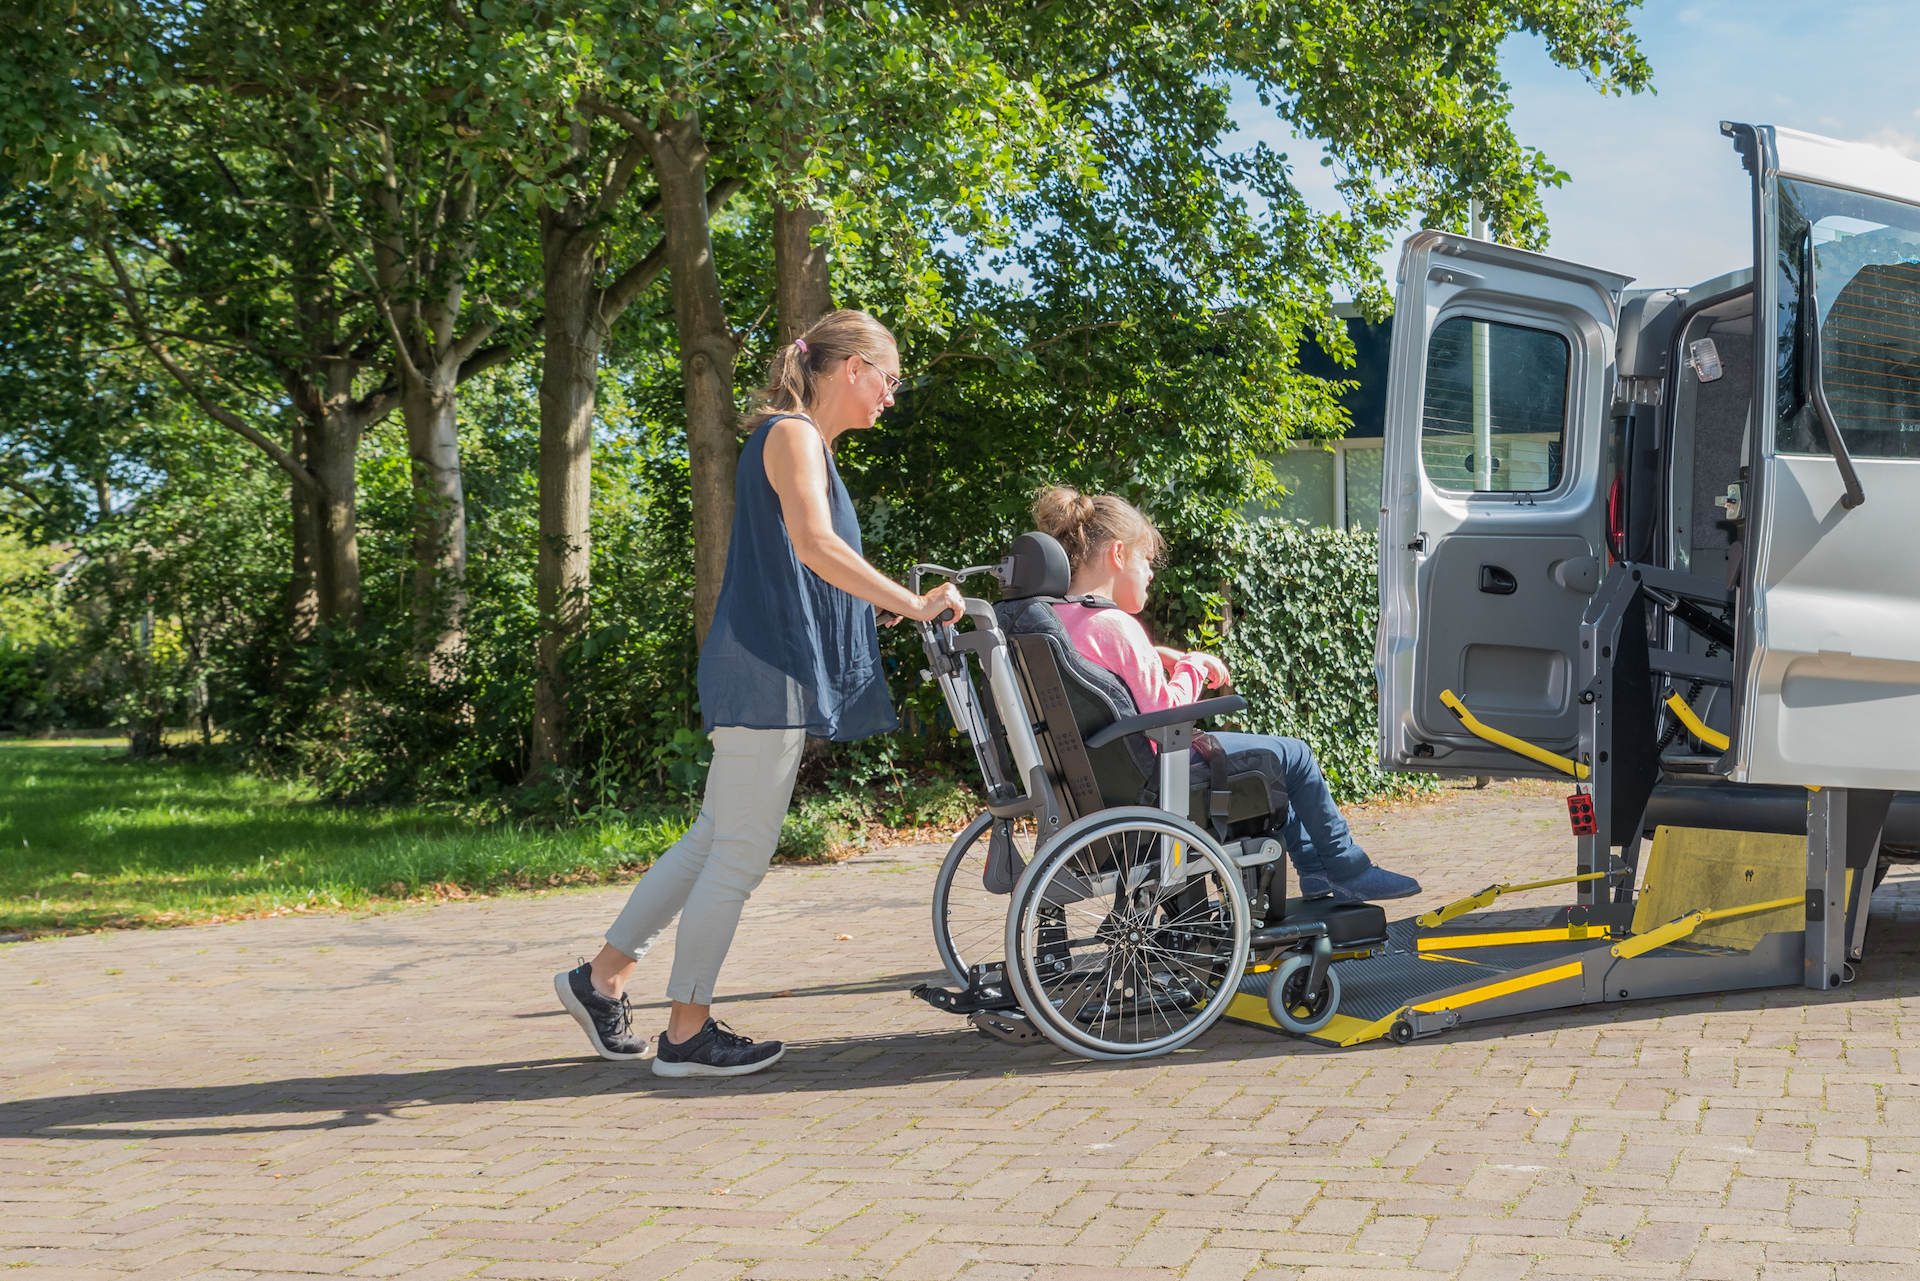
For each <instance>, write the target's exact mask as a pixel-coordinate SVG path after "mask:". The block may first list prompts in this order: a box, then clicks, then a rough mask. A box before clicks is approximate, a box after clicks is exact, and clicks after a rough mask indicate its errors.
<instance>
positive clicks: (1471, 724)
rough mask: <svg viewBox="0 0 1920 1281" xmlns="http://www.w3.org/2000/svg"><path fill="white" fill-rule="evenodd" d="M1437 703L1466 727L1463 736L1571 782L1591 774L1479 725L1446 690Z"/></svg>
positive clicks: (1565, 759) (1553, 754)
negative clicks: (1549, 769)
mask: <svg viewBox="0 0 1920 1281" xmlns="http://www.w3.org/2000/svg"><path fill="white" fill-rule="evenodd" d="M1440 701H1441V702H1442V703H1445V704H1446V706H1447V710H1448V711H1450V712H1452V713H1453V714H1454V715H1455V716H1458V717H1459V718H1460V723H1461V724H1462V725H1465V726H1466V727H1467V732H1468V733H1470V734H1472V735H1473V736H1474V737H1476V738H1484V739H1486V740H1487V741H1488V742H1489V743H1492V744H1493V745H1494V746H1496V747H1504V748H1506V749H1507V750H1508V751H1509V752H1518V753H1519V754H1520V755H1522V756H1524V757H1526V758H1527V759H1529V760H1535V761H1539V762H1540V763H1541V764H1542V765H1547V766H1551V767H1552V768H1554V769H1557V770H1559V771H1560V772H1561V773H1562V774H1571V775H1573V776H1574V777H1575V778H1586V777H1587V776H1588V775H1589V774H1590V773H1592V771H1591V770H1589V769H1588V768H1587V767H1586V766H1584V765H1582V764H1581V763H1580V762H1579V761H1576V760H1572V759H1570V758H1568V757H1565V756H1561V755H1559V754H1558V753H1556V752H1549V751H1548V750H1547V749H1546V748H1544V747H1535V746H1534V745H1533V744H1532V743H1529V742H1528V741H1527V740H1526V739H1524V738H1515V737H1514V736H1513V735H1511V734H1509V733H1507V732H1506V731H1504V730H1497V729H1494V728H1493V727H1492V726H1491V725H1482V724H1481V723H1480V721H1479V719H1478V718H1477V717H1475V716H1474V714H1473V713H1472V712H1470V711H1468V710H1467V705H1466V704H1465V703H1463V702H1461V701H1460V699H1459V697H1458V696H1457V695H1456V694H1455V693H1454V692H1453V691H1452V690H1450V689H1443V690H1441V691H1440Z"/></svg>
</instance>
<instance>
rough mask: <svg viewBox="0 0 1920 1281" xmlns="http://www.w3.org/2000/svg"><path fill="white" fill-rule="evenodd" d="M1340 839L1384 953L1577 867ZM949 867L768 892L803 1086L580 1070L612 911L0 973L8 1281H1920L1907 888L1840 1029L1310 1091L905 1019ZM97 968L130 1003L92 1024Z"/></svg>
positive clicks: (1449, 805)
mask: <svg viewBox="0 0 1920 1281" xmlns="http://www.w3.org/2000/svg"><path fill="white" fill-rule="evenodd" d="M1353 820H1354V826H1355V831H1356V833H1357V835H1358V837H1359V839H1360V842H1361V844H1362V845H1363V846H1365V847H1366V848H1367V849H1368V850H1369V851H1370V852H1371V853H1372V854H1373V856H1374V857H1375V858H1376V859H1377V860H1379V861H1380V862H1381V863H1382V864H1383V865H1386V866H1390V867H1394V868H1396V869H1401V870H1405V871H1408V872H1410V873H1412V874H1413V875H1416V876H1418V877H1419V878H1420V879H1421V880H1422V882H1423V883H1424V884H1425V885H1426V886H1427V887H1428V892H1427V893H1426V894H1424V895H1423V896H1422V897H1420V898H1417V899H1414V900H1411V901H1409V902H1407V903H1403V904H1396V905H1394V906H1395V909H1396V915H1398V914H1400V913H1402V912H1407V913H1411V912H1417V911H1421V910H1425V909H1426V908H1428V907H1432V906H1436V905H1438V904H1441V903H1444V902H1446V901H1449V900H1450V899H1452V898H1454V897H1457V896H1458V895H1460V894H1462V893H1466V892H1471V891H1473V890H1477V889H1479V888H1480V887H1481V886H1483V885H1485V884H1488V883H1489V882H1492V881H1502V880H1504V881H1513V880H1520V879H1527V878H1529V877H1535V876H1549V875H1564V874H1566V870H1567V864H1568V863H1569V862H1570V861H1571V856H1572V850H1571V846H1570V843H1569V842H1568V840H1567V839H1566V837H1565V834H1564V833H1565V829H1564V826H1563V824H1564V810H1563V809H1561V802H1560V800H1559V798H1558V797H1557V796H1555V795H1553V794H1552V789H1550V788H1546V787H1544V786H1540V785H1531V784H1529V785H1505V784H1502V785H1499V786H1496V787H1494V788H1489V789H1487V790H1486V791H1485V792H1472V791H1451V792H1447V793H1444V794H1443V797H1442V799H1441V800H1440V801H1438V802H1434V803H1413V804H1395V805H1383V806H1377V807H1371V808H1363V809H1359V810H1356V811H1354V813H1353ZM942 852H943V851H942V850H940V849H938V848H935V847H926V846H905V847H896V848H893V849H886V850H877V851H873V852H870V853H868V854H865V855H862V856H861V857H859V858H856V859H854V860H851V861H850V862H848V863H846V864H843V865H839V866H836V867H833V868H831V869H818V868H784V867H783V868H775V869H774V870H773V871H772V873H771V874H770V875H769V877H768V878H767V881H766V883H765V885H764V886H763V887H762V889H761V890H760V891H759V892H758V893H757V894H756V895H755V897H754V899H753V900H752V902H751V903H749V904H748V907H747V911H746V915H745V917H744V918H743V929H742V931H741V934H740V943H739V944H738V945H737V946H736V948H735V952H734V956H733V957H732V958H731V960H730V963H729V966H728V970H727V972H726V974H725V975H724V976H723V979H722V987H723V996H722V999H723V1001H724V1003H725V1007H726V1008H725V1010H724V1012H723V1013H724V1016H725V1017H726V1018H728V1019H729V1020H730V1021H732V1022H733V1023H734V1024H735V1025H736V1026H739V1027H741V1028H743V1029H744V1030H746V1031H748V1032H749V1033H750V1034H752V1035H755V1036H771V1037H778V1038H781V1039H784V1040H786V1041H787V1042H788V1043H789V1046H790V1049H789V1053H788V1056H787V1059H786V1060H785V1062H784V1063H783V1064H782V1065H781V1066H780V1068H778V1069H776V1070H775V1071H774V1072H771V1073H768V1074H766V1075H764V1076H758V1077H749V1078H743V1079H741V1080H738V1081H719V1082H666V1081H661V1080H659V1079H657V1078H654V1077H653V1076H651V1075H650V1073H649V1072H648V1070H647V1069H648V1065H647V1064H646V1063H645V1062H644V1061H642V1062H639V1063H619V1064H615V1063H606V1062H602V1061H600V1060H598V1059H595V1058H590V1057H588V1056H587V1055H585V1054H584V1053H583V1047H582V1045H581V1043H580V1038H579V1034H578V1031H577V1029H575V1028H574V1027H573V1024H572V1022H571V1020H569V1019H567V1018H566V1016H565V1015H563V1014H562V1013H560V1011H558V1010H557V1009H555V1008H554V1007H553V1003H552V997H551V994H550V987H549V983H550V978H551V974H552V972H553V971H554V970H556V969H560V968H563V967H564V966H566V965H568V964H570V963H571V960H572V958H573V956H575V955H576V954H577V953H578V952H579V951H581V950H584V949H586V948H590V947H592V946H594V945H595V944H594V940H595V939H596V938H597V937H598V934H599V932H600V931H601V930H602V929H604V927H605V925H606V922H607V921H608V920H609V919H611V917H612V916H613V914H614V912H615V911H616V910H617V908H618V905H619V903H620V902H621V900H622V899H623V897H624V895H625V890H624V889H617V888H616V889H612V890H605V891H594V892H583V893H577V894H575V893H570V894H556V895H548V896H545V897H542V898H523V899H516V900H501V901H488V902H479V903H467V904H460V905H449V906H445V907H440V908H435V909H431V910H420V911H411V912H406V913H400V914H395V915H388V916H382V917H378V918H369V919H353V918H347V917H313V918H299V919H291V920H277V921H257V922H243V923H238V924H234V925H228V926H219V927H207V928H199V929H192V930H181V931H154V932H147V933H139V932H135V933H126V934H122V935H119V936H117V937H108V936H104V935H100V936H81V937H75V938H68V939H61V940H53V941H47V942H41V943H35V944H30V945H22V946H14V947H4V948H0V990H4V991H6V992H7V994H8V996H7V1017H8V1022H9V1031H10V1032H11V1033H12V1035H10V1036H9V1037H8V1038H6V1039H5V1041H4V1042H3V1043H0V1263H7V1264H12V1263H28V1264H31V1265H32V1266H31V1267H28V1268H23V1269H22V1270H21V1271H22V1274H23V1275H27V1276H33V1277H58V1276H65V1275H73V1276H86V1277H88V1278H90V1279H92V1278H107V1277H120V1276H133V1277H141V1278H150V1279H151V1281H174V1278H183V1277H194V1278H197V1279H200V1281H227V1279H228V1278H232V1281H240V1278H242V1277H249V1278H259V1277H293V1276H301V1277H305V1278H308V1281H311V1278H312V1277H314V1276H316V1275H336V1276H354V1277H381V1278H384V1277H397V1278H408V1279H417V1281H454V1279H455V1278H464V1277H472V1276H497V1277H526V1278H531V1279H535V1281H538V1279H541V1278H560V1277H578V1278H582V1279H583V1281H584V1279H585V1278H589V1277H592V1278H602V1277H604V1278H608V1279H609V1281H666V1279H667V1278H680V1279H682V1281H742V1279H744V1281H784V1279H785V1278H798V1279H799V1281H827V1279H829V1278H834V1279H838V1278H848V1279H850V1281H867V1279H869V1278H871V1279H875V1281H877V1279H879V1278H886V1279H887V1281H950V1279H951V1278H955V1277H961V1278H969V1279H971V1281H1102V1279H1105V1278H1127V1279H1128V1281H1147V1279H1152V1278H1164V1279H1166V1281H1250V1279H1253V1281H1282V1279H1283V1278H1284V1279H1285V1281H1302V1279H1304V1278H1313V1279H1314V1281H1322V1279H1327V1278H1335V1277H1382V1276H1394V1277H1430V1278H1436V1279H1437V1278H1442V1277H1447V1278H1464V1279H1465V1281H1505V1279H1506V1278H1520V1277H1536V1278H1545V1277H1553V1278H1562V1277H1565V1278H1572V1277H1596V1278H1608V1279H1609V1281H1611V1279H1612V1278H1618V1277H1642V1276H1645V1277H1659V1278H1668V1277H1678V1276H1684V1277H1686V1278H1690V1279H1691V1278H1698V1279H1699V1281H1762V1279H1764V1281H1798V1279H1799V1278H1802V1277H1819V1278H1821V1281H1879V1279H1880V1278H1882V1277H1895V1276H1899V1277H1906V1276H1913V1275H1920V1226H1916V1225H1920V1219H1917V1218H1916V1217H1915V1216H1913V1215H1912V1214H1911V1212H1910V1210H1909V1203H1910V1201H1911V1198H1912V1196H1913V1194H1914V1192H1915V1191H1916V1188H1920V1088H1917V1087H1915V1086H1914V1085H1912V1084H1911V1082H1912V1081H1913V1080H1914V1079H1915V1078H1916V1077H1920V1051H1912V1050H1909V1049H1907V1047H1906V1046H1905V1044H1904V1043H1903V1040H1902V1029H1903V1027H1904V1021H1905V1019H1906V1017H1907V1011H1906V1008H1905V1005H1904V998H1903V996H1902V995H1901V994H1902V993H1903V992H1905V991H1907V990H1909V989H1910V988H1912V987H1913V986H1914V983H1915V980H1916V979H1920V965H1916V959H1917V958H1920V869H1907V868H1904V867H1903V868H1900V869H1898V870H1896V872H1895V874H1894V875H1892V876H1890V877H1889V878H1888V881H1887V883H1886V885H1885V886H1884V887H1883V888H1882V889H1881V891H1880V893H1879V894H1878V895H1877V896H1876V897H1875V899H1874V905H1873V919H1872V921H1871V924H1870V930H1871V935H1870V937H1871V939H1872V944H1871V946H1872V947H1873V949H1874V955H1873V958H1872V960H1871V962H1870V964H1869V965H1868V966H1866V967H1864V968H1863V969H1862V971H1861V976H1860V979H1859V981H1858V982H1857V983H1855V984H1853V985H1851V986H1850V987H1849V988H1848V989H1847V990H1846V993H1845V995H1844V997H1830V996H1823V995H1817V994H1810V993H1802V992H1800V991H1799V990H1798V989H1791V990H1784V991H1781V992H1774V993H1733V994H1728V995H1724V996H1705V997H1698V998H1684V999H1676V1000H1671V1001H1667V1002H1664V1003H1661V1004H1659V1005H1657V1006H1656V1005H1654V1004H1653V1003H1648V1004H1646V1005H1638V1004H1633V1003H1629V1004H1626V1005H1622V1006H1606V1007H1590V1008H1587V1009H1577V1010H1566V1011H1559V1012H1555V1013H1551V1014H1543V1015H1538V1016H1533V1017H1530V1018H1523V1019H1509V1020H1503V1021H1498V1022H1495V1023H1491V1024H1479V1025H1471V1026H1469V1027H1467V1028H1465V1029H1462V1030H1460V1031H1459V1032H1456V1033H1454V1034H1450V1035H1448V1036H1445V1037H1440V1038H1435V1039H1432V1040H1423V1041H1420V1042H1416V1043H1415V1044H1413V1045H1409V1046H1405V1047H1395V1046H1392V1045H1389V1044H1385V1043H1380V1044H1375V1045H1372V1046H1366V1047H1359V1048H1356V1049H1354V1050H1351V1051H1334V1052H1330V1051H1326V1050H1321V1049H1316V1048H1311V1047H1306V1046H1303V1045H1300V1044H1298V1043H1295V1042H1290V1041H1287V1040H1284V1039H1281V1038H1276V1037H1272V1036H1269V1035H1267V1034H1264V1033H1261V1032H1258V1031H1255V1030H1252V1029H1247V1028H1240V1027H1234V1026H1227V1025H1223V1026H1222V1027H1221V1028H1220V1029H1218V1030H1216V1031H1214V1032H1211V1033H1209V1034H1208V1035H1207V1036H1206V1037H1205V1038H1202V1040H1201V1041H1200V1042H1198V1043H1197V1044H1196V1045H1195V1047H1193V1049H1191V1050H1190V1051H1188V1052H1184V1053H1182V1054H1181V1055H1178V1056H1174V1057H1172V1058H1169V1059H1163V1060H1156V1061H1153V1062H1150V1063H1141V1064H1130V1065H1129V1064H1096V1063H1088V1062H1082V1061H1080V1060H1077V1059H1074V1058H1072V1057H1071V1056H1067V1055H1063V1054H1060V1053H1058V1052H1056V1051H1054V1050H1052V1049H1051V1048H1049V1047H1045V1046H1034V1047H1028V1048H1024V1049H1013V1048H1010V1047H1006V1046H1003V1045H1000V1044H998V1043H994V1042H990V1041H986V1040H984V1039H982V1038H980V1037H979V1036H977V1035H975V1034H973V1033H972V1032H971V1031H970V1030H968V1029H967V1028H966V1027H965V1025H964V1024H962V1023H960V1022H958V1021H956V1020H953V1019H950V1018H946V1017H944V1016H941V1015H939V1014H937V1013H936V1012H934V1011H932V1010H931V1009H929V1008H928V1007H926V1006H925V1005H923V1004H921V1003H919V1002H916V1001H913V1000H911V999H910V998H908V997H906V996H905V994H904V990H905V988H906V987H907V986H908V985H909V984H910V983H912V982H913V981H915V980H916V979H919V978H923V977H925V978H931V977H937V976H936V975H935V974H934V971H935V970H936V968H937V962H936V961H935V960H934V958H933V954H932V950H931V947H930V945H929V943H928V940H927V938H926V923H925V910H926V909H925V904H926V899H927V887H928V885H929V883H930V881H931V878H932V875H933V871H934V869H935V867H936V866H937V860H938V857H939V856H940V854H941V853H942ZM1543 910H1544V908H1543V907H1532V906H1529V905H1527V904H1525V903H1522V904H1521V905H1520V906H1519V907H1517V908H1515V909H1514V910H1512V911H1502V912H1498V913H1489V914H1487V915H1486V921H1487V924H1488V925H1490V926H1491V925H1498V924H1515V925H1520V924H1527V923H1530V921H1531V920H1532V919H1533V918H1534V917H1537V916H1538V915H1539V914H1540V912H1541V911H1543ZM1530 913H1531V914H1532V915H1529V914H1530ZM836 933H849V934H852V935H854V938H853V939H852V940H847V941H842V942H835V941H833V935H834V934H836ZM243 948H244V949H246V950H245V951H241V949H243ZM322 948H328V949H331V950H330V951H327V952H322V951H320V949H322ZM109 956H110V957H111V958H112V960H111V961H110V962H108V961H107V960H106V958H107V957H109ZM671 964H672V948H671V946H670V944H669V945H665V946H663V947H661V948H660V949H658V950H657V951H656V952H655V953H654V954H653V955H651V956H649V957H648V958H647V959H646V961H645V962H643V963H642V965H641V967H640V970H639V972H638V976H637V979H636V987H635V1001H636V1006H637V1007H638V1008H637V1013H639V1015H640V1016H641V1019H642V1026H643V1027H654V1028H657V1026H658V1024H657V1023H656V1022H653V1020H656V1019H659V1018H662V1017H663V1016H664V1015H663V1006H662V1005H661V1004H660V1003H659V1000H658V997H657V995H656V994H657V992H658V990H659V988H660V986H661V984H662V982H663V980H664V977H665V975H666V973H667V971H668V969H669V968H670V967H671ZM109 965H110V966H111V967H112V968H117V969H123V970H124V971H125V973H124V975H121V976H118V977H117V978H116V984H117V985H116V986H115V987H114V988H112V989H106V990H102V989H101V988H100V987H99V986H98V983H99V980H98V974H99V972H100V971H101V970H103V969H104V968H108V967H109ZM169 978H174V979H177V980H178V981H173V982H169V981H168V980H169ZM34 980H39V982H38V983H35V982H34ZM429 985H431V987H432V990H433V991H434V992H435V993H436V997H435V999H433V1000H430V1001H422V1000H421V993H422V991H423V990H424V989H425V988H426V987H427V986H429ZM209 992H218V993H219V994H220V998H221V999H220V1000H219V1001H217V1002H215V1001H210V1000H208V993H209ZM787 992H792V993H793V995H792V996H786V995H779V994H782V993H787ZM155 1029H158V1030H159V1031H158V1034H157V1035H156V1034H155ZM239 1046H245V1047H246V1048H245V1050H244V1052H242V1051H241V1050H240V1049H237V1048H235V1047H239ZM55 1047H69V1048H58V1049H56V1048H55ZM71 1047H84V1048H71ZM275 1175H279V1176H280V1177H278V1178H276V1177H274V1176H275Z"/></svg>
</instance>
